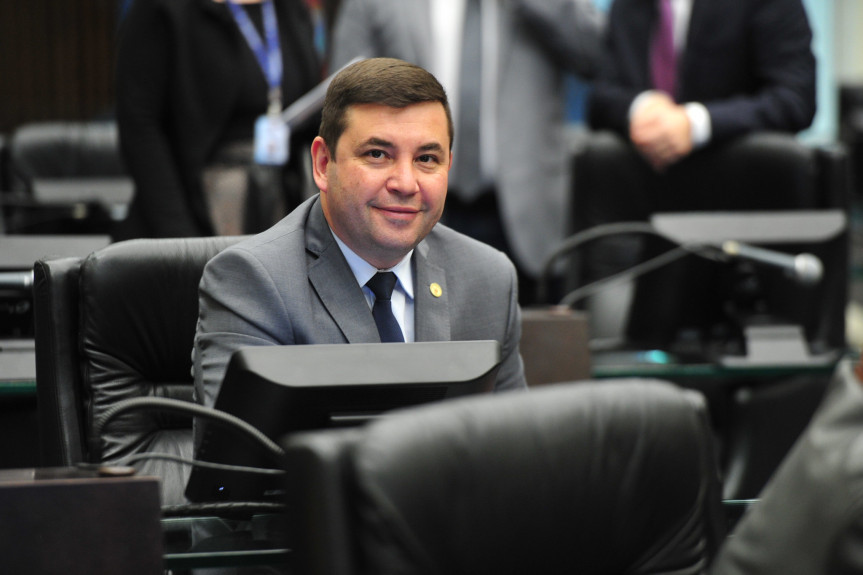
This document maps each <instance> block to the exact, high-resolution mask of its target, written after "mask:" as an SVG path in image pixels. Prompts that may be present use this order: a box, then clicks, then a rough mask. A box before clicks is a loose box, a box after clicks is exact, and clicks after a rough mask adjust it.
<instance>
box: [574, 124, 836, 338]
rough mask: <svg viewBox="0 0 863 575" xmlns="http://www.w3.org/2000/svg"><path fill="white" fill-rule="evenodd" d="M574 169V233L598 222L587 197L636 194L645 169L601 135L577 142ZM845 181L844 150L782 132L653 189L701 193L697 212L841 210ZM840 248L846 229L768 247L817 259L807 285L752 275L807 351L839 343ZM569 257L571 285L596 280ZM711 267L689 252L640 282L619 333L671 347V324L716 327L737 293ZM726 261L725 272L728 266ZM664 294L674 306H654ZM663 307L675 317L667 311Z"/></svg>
mask: <svg viewBox="0 0 863 575" xmlns="http://www.w3.org/2000/svg"><path fill="white" fill-rule="evenodd" d="M572 169H573V184H572V199H573V204H572V221H573V228H574V229H573V231H575V232H579V231H583V230H585V229H588V228H590V227H591V226H593V225H597V223H598V222H595V221H591V219H590V218H591V217H592V216H591V214H592V213H593V209H592V206H591V198H594V197H603V196H607V195H608V190H609V187H610V186H614V187H615V188H620V189H624V190H631V191H630V192H628V193H631V194H632V197H633V198H635V197H636V196H637V195H638V194H639V193H646V189H647V187H646V186H647V184H645V174H646V173H648V172H650V170H649V168H648V167H647V165H646V163H645V162H644V161H643V160H642V159H640V157H639V156H638V154H637V153H635V152H634V151H633V149H632V148H631V147H630V146H629V145H628V144H626V143H625V142H623V140H621V139H620V138H618V137H616V136H614V135H612V134H609V133H604V132H600V133H596V134H593V135H592V136H591V137H589V138H586V139H585V141H584V143H583V144H582V145H581V146H580V147H579V149H578V150H577V151H576V152H575V153H574V156H573V166H572ZM850 177H851V172H850V165H849V161H848V155H847V153H846V151H845V149H844V148H843V147H842V146H838V145H833V146H810V145H806V144H803V143H801V142H800V141H798V140H797V139H796V138H795V137H794V136H792V135H788V134H778V133H754V134H750V135H748V136H745V137H742V138H739V139H737V140H733V141H731V142H727V143H723V144H720V145H717V146H714V147H711V148H708V149H706V150H703V151H700V152H698V153H696V154H693V155H692V156H691V157H690V158H687V160H685V161H684V162H681V163H680V164H678V165H676V166H675V167H674V169H673V171H669V173H668V175H667V177H665V178H663V179H662V185H663V186H665V187H664V188H663V189H662V192H661V193H663V194H665V193H668V194H670V197H681V198H685V197H687V196H691V197H695V198H702V199H699V200H697V201H698V203H700V204H701V205H703V206H705V207H704V208H702V211H703V210H708V211H713V212H715V211H722V212H732V213H733V212H746V211H748V212H764V211H767V212H772V211H787V210H826V209H831V210H846V211H847V210H849V208H850V196H851V182H850ZM666 188H667V189H666ZM616 196H620V194H619V193H618V194H616ZM729 239H734V238H729ZM647 241H648V242H649V243H650V242H652V243H653V244H654V249H653V250H652V252H653V253H652V255H655V253H656V252H658V251H661V249H667V248H668V247H670V244H669V245H666V244H667V242H661V243H662V244H663V245H662V246H661V247H656V245H655V243H656V242H657V241H658V240H655V239H654V238H647ZM848 245H849V235H848V233H847V228H846V231H845V232H843V233H841V234H839V235H838V236H836V237H835V238H833V239H831V240H829V241H825V242H823V243H819V244H803V243H800V244H782V245H776V246H775V249H780V250H783V251H787V252H789V253H798V252H804V251H805V252H811V253H814V254H815V255H816V256H818V257H819V258H821V260H822V261H823V263H824V268H825V270H826V273H825V277H824V279H823V280H822V282H821V283H820V284H819V285H817V286H816V287H814V288H812V287H810V286H800V285H797V284H795V282H793V281H791V280H789V279H788V278H787V277H786V276H785V274H783V272H782V271H781V270H778V269H776V270H763V271H764V273H759V274H758V279H759V281H760V284H759V286H760V292H761V294H763V296H764V297H763V299H764V300H765V301H766V302H767V305H768V306H769V307H770V312H771V313H772V314H774V315H776V316H779V317H783V318H784V319H785V320H786V321H787V322H789V323H796V324H800V325H802V326H803V328H804V329H805V331H806V334H807V339H808V340H809V342H810V344H812V345H814V346H816V347H817V348H818V349H816V350H815V351H814V352H813V353H815V352H820V353H823V352H825V351H829V350H835V349H841V348H843V347H844V343H845V304H846V301H847V267H848V260H849V255H848V254H849V247H848ZM771 247H774V246H771ZM604 255H605V256H608V254H607V253H605V254H604ZM573 261H576V265H575V266H574V268H575V269H574V270H573V273H572V277H573V278H575V279H574V282H575V283H578V284H581V283H583V282H584V281H590V280H594V279H597V278H595V277H594V278H587V279H586V280H585V277H584V269H585V263H584V261H583V260H581V261H579V260H578V259H577V258H574V259H573ZM719 266H720V264H718V263H716V262H708V261H706V260H703V259H701V258H697V257H696V256H687V258H686V260H685V261H683V262H679V263H677V264H674V265H671V266H667V267H665V268H663V269H660V270H658V271H654V272H652V273H651V274H648V275H646V276H643V277H642V278H639V280H638V282H637V284H636V285H637V289H636V294H635V298H634V300H633V302H632V307H631V309H630V312H629V322H628V325H627V327H626V333H625V336H626V337H627V338H628V339H630V340H633V341H635V342H636V344H647V345H650V346H658V347H663V348H667V347H668V346H669V345H670V344H673V343H675V337H677V336H678V335H679V334H678V329H679V328H683V327H686V328H692V327H702V326H713V325H717V326H718V325H722V324H723V322H724V321H725V319H726V316H727V315H729V314H728V313H726V312H725V309H726V307H727V304H728V303H729V301H730V300H731V295H730V293H731V292H732V290H738V291H743V290H742V289H741V285H739V284H740V282H737V280H736V279H735V278H734V277H733V276H732V274H731V273H724V270H723V273H720V272H718V271H717V270H718V269H719ZM727 267H728V271H729V272H730V271H732V266H731V265H729V266H727ZM681 270H682V271H681ZM681 276H686V282H687V284H686V285H687V287H686V289H683V288H679V289H678V290H677V291H673V290H674V288H675V287H676V285H677V284H678V283H680V278H681ZM735 282H736V283H735ZM747 287H749V284H747ZM744 289H745V288H744ZM681 292H682V295H681ZM669 294H675V295H673V296H670V295H669ZM757 295H759V294H755V295H753V296H752V297H755V296H757ZM678 296H679V297H678ZM669 299H670V300H673V306H669V305H662V304H663V302H664V301H665V300H669ZM690 300H691V301H690ZM671 307H673V309H674V313H675V314H676V315H671V314H670V313H669V310H670V308H671ZM684 308H685V309H684ZM594 319H596V318H594Z"/></svg>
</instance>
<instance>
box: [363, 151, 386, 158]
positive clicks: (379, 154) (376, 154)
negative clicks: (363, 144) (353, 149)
mask: <svg viewBox="0 0 863 575" xmlns="http://www.w3.org/2000/svg"><path fill="white" fill-rule="evenodd" d="M366 153H367V154H368V155H369V157H371V158H374V159H376V160H379V159H381V158H383V157H384V151H383V150H369V151H368V152H366Z"/></svg>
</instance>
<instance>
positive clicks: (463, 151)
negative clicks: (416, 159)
mask: <svg viewBox="0 0 863 575" xmlns="http://www.w3.org/2000/svg"><path fill="white" fill-rule="evenodd" d="M603 21H604V15H603V14H602V13H601V12H600V11H598V10H596V8H595V7H594V6H593V2H592V0H511V1H501V0H343V1H342V5H341V8H340V10H339V13H338V16H337V17H336V22H335V25H334V28H333V35H332V47H331V65H330V69H332V70H335V69H337V68H339V67H341V66H343V65H344V64H345V63H346V62H348V61H349V60H350V59H352V58H355V57H357V56H363V57H379V56H386V57H393V58H400V59H403V60H407V61H409V62H413V63H415V64H418V65H420V66H423V67H424V68H426V69H427V70H429V71H431V72H432V73H433V74H434V75H435V76H436V77H437V78H438V79H439V80H440V81H441V83H442V84H443V85H444V87H445V88H446V90H447V92H448V94H449V95H450V99H451V102H452V106H453V117H454V119H455V121H456V134H458V136H457V137H456V141H455V148H454V152H453V169H452V171H451V172H450V190H449V193H448V197H447V201H446V209H445V210H444V215H443V219H442V220H441V221H442V222H444V223H445V224H447V225H449V226H450V227H453V228H455V229H456V230H458V231H460V232H462V233H465V234H467V235H469V236H471V237H474V238H476V239H479V240H481V241H483V242H485V243H488V244H490V245H492V246H494V247H497V248H498V249H501V250H502V251H504V252H506V253H507V254H508V255H510V257H511V258H512V259H513V260H514V261H515V263H516V265H517V267H518V271H519V280H520V295H519V301H520V302H521V303H522V304H525V303H530V301H531V298H532V296H533V292H534V289H535V288H534V283H535V280H536V278H537V277H538V275H539V272H540V271H541V268H542V263H543V260H544V258H545V257H546V256H547V255H548V254H549V253H550V251H551V250H552V248H553V247H554V246H555V244H556V243H557V242H559V241H560V240H562V239H563V237H564V235H565V234H566V232H567V231H568V230H567V214H568V213H569V210H568V205H569V195H570V187H569V184H570V180H569V170H568V160H569V157H570V150H569V146H568V145H567V140H566V134H565V104H566V102H565V90H564V85H563V81H564V75H565V73H566V72H567V71H568V72H573V73H575V74H578V75H579V76H581V77H582V78H586V79H589V78H591V77H593V75H594V73H595V72H596V69H597V65H598V61H599V54H600V40H601V33H602V29H603Z"/></svg>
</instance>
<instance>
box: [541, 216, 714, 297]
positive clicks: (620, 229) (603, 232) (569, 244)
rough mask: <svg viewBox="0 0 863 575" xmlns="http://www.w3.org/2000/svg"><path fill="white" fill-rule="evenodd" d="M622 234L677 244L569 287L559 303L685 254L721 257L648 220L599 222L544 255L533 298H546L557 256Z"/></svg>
mask: <svg viewBox="0 0 863 575" xmlns="http://www.w3.org/2000/svg"><path fill="white" fill-rule="evenodd" d="M624 234H649V235H654V236H657V237H660V238H663V239H665V240H668V241H669V242H672V243H674V244H678V247H676V248H673V249H671V250H669V251H667V252H664V253H663V254H660V255H658V256H656V257H654V258H651V259H649V260H647V261H644V262H641V263H640V264H637V265H635V266H633V267H632V268H630V269H628V270H625V271H623V272H620V273H617V274H614V275H612V276H609V277H607V278H601V279H599V280H596V281H594V282H592V283H590V284H587V285H585V286H582V287H580V288H577V289H575V290H572V291H571V292H569V293H568V294H566V296H564V298H563V299H562V300H561V302H560V305H563V306H570V305H572V304H574V303H575V302H577V301H578V300H580V299H582V298H583V297H586V296H589V295H593V294H594V293H595V292H597V291H599V290H600V289H602V288H604V287H605V286H607V285H609V284H611V283H617V282H621V281H624V280H627V279H632V278H635V277H638V276H640V275H643V274H645V273H647V272H649V271H653V270H654V269H657V268H660V267H662V266H664V265H667V264H669V263H671V262H672V261H674V260H677V259H679V258H681V257H683V256H684V255H686V254H687V253H691V254H694V255H698V256H701V257H704V258H706V259H711V260H714V261H716V260H721V257H717V256H721V253H720V252H718V251H717V250H716V249H715V248H710V247H709V246H706V245H704V244H696V243H689V244H681V243H680V242H678V241H677V240H675V239H674V238H671V237H669V236H667V235H665V234H663V233H662V232H660V231H659V230H657V229H656V228H655V227H654V226H653V224H650V223H648V222H619V223H611V224H601V225H598V226H594V227H592V228H589V229H587V230H584V231H581V232H578V233H576V234H574V235H572V236H570V237H568V238H566V239H565V240H563V242H561V244H560V245H559V246H558V247H557V248H555V250H554V251H553V252H552V253H551V254H550V255H549V256H547V257H546V259H545V262H544V263H543V266H542V272H541V275H540V279H539V283H538V285H537V301H538V302H540V303H542V302H545V300H546V298H547V297H548V286H547V283H548V279H549V276H550V275H551V270H552V268H553V267H554V265H555V264H556V263H557V260H558V259H559V258H560V257H561V256H564V255H567V254H569V253H570V252H572V251H573V250H575V249H576V248H578V247H580V246H581V245H583V244H585V243H587V242H590V241H593V240H596V239H599V238H602V237H606V236H613V235H624Z"/></svg>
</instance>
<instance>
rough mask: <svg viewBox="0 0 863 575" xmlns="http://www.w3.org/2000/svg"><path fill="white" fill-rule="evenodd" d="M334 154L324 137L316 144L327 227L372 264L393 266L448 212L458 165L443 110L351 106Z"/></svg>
mask: <svg viewBox="0 0 863 575" xmlns="http://www.w3.org/2000/svg"><path fill="white" fill-rule="evenodd" d="M333 148H334V149H333V150H331V149H330V148H329V147H328V146H327V145H326V143H325V142H324V140H323V139H322V138H321V137H317V138H315V141H314V142H313V143H312V161H313V167H314V178H315V183H316V184H317V186H318V189H319V190H320V191H321V206H322V208H323V210H324V215H325V216H326V218H327V222H328V223H329V224H330V227H331V228H332V230H333V232H334V233H335V234H336V235H337V236H338V237H339V239H341V240H342V241H343V242H345V244H347V245H348V246H349V247H350V248H351V249H352V250H353V251H354V252H356V254H357V255H359V256H360V257H361V258H363V259H364V260H366V261H367V262H369V263H370V264H371V265H373V266H375V267H376V268H378V269H384V268H389V267H392V266H394V265H395V264H397V263H398V262H399V261H401V259H402V258H403V257H404V256H405V255H406V254H407V253H408V252H409V251H410V250H412V249H413V248H414V247H416V245H417V244H418V243H419V242H420V241H422V239H423V238H424V237H425V236H426V235H427V234H428V233H429V232H430V231H431V229H432V228H433V227H434V225H435V224H436V223H437V221H438V220H439V219H440V217H441V213H442V212H443V207H444V200H445V199H446V190H447V174H448V172H449V168H450V165H451V160H452V158H451V155H450V152H449V149H450V141H449V126H448V122H447V115H446V112H445V110H444V107H443V105H442V104H441V103H440V102H422V103H418V104H411V105H409V106H406V107H404V108H393V107H390V106H384V105H380V104H356V105H353V106H351V107H350V108H348V110H347V114H346V128H345V131H344V132H343V133H342V135H341V137H340V138H339V140H338V142H337V143H336V145H335V146H334V147H333ZM333 154H335V155H333Z"/></svg>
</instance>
